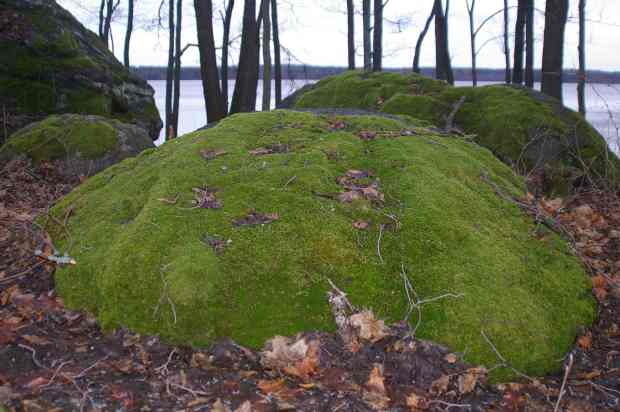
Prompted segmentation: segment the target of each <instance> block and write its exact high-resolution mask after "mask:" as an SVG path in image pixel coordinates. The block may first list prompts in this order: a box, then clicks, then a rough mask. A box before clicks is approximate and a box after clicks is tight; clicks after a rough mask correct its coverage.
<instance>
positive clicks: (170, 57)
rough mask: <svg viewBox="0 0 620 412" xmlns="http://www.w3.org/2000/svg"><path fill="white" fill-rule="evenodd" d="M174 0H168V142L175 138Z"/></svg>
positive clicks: (166, 125) (166, 123)
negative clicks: (173, 122) (173, 108)
mask: <svg viewBox="0 0 620 412" xmlns="http://www.w3.org/2000/svg"><path fill="white" fill-rule="evenodd" d="M174 35H175V30H174V0H168V67H167V69H166V119H165V129H164V130H165V133H166V140H167V139H169V138H173V137H174V129H173V128H172V93H173V82H174Z"/></svg>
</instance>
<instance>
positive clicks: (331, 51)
mask: <svg viewBox="0 0 620 412" xmlns="http://www.w3.org/2000/svg"><path fill="white" fill-rule="evenodd" d="M57 1H58V3H59V4H61V5H62V6H64V7H65V8H67V9H68V10H69V11H71V12H72V13H73V14H74V15H75V16H76V17H77V18H78V19H79V20H80V21H81V22H82V23H83V24H85V25H86V26H87V27H89V28H90V29H92V30H96V28H97V13H98V4H99V0H57ZM135 1H136V14H137V15H138V17H137V18H138V19H139V22H138V23H137V24H138V26H139V27H138V28H136V31H135V32H134V35H133V36H132V48H131V63H132V65H166V63H167V41H168V39H167V30H166V29H165V28H164V29H160V30H157V29H156V28H151V29H148V28H147V26H149V25H150V26H153V24H152V22H153V19H154V18H155V16H157V9H158V5H159V1H157V0H135ZM124 3H125V1H123V0H121V5H120V7H119V10H118V13H117V17H116V22H115V23H114V25H113V35H114V42H115V44H116V50H115V53H116V55H117V57H118V58H119V59H122V52H123V51H122V44H123V37H124V31H125V24H124V20H125V7H126V6H125V4H124ZM214 3H215V4H214V7H218V6H219V7H220V8H222V4H223V3H224V0H214ZM257 3H259V1H257ZM356 3H359V4H357V5H356V6H358V7H359V8H361V0H356ZM432 3H433V0H389V3H388V4H387V6H386V9H385V18H386V19H388V20H390V21H393V22H396V21H401V22H402V23H404V24H401V25H400V28H399V25H397V24H392V23H387V22H386V23H385V28H384V36H385V38H384V53H385V57H384V65H385V66H388V67H409V66H410V65H411V60H412V59H413V47H414V45H415V42H416V40H417V36H418V33H419V32H420V29H421V26H422V25H423V24H424V22H425V20H426V18H427V16H428V13H429V12H430V10H431V7H432ZM516 3H517V0H509V4H510V6H514V7H515V8H514V9H512V10H511V24H510V26H511V28H514V19H515V15H516ZM570 3H571V10H570V15H569V16H570V17H569V24H568V26H567V33H566V46H565V47H566V48H565V67H566V68H575V67H576V66H577V39H578V27H577V19H576V15H577V0H570ZM279 4H280V6H279V14H280V24H281V41H282V45H283V46H284V47H286V48H287V49H288V50H290V51H291V52H292V53H293V54H294V55H295V57H296V58H297V59H298V60H299V61H301V62H302V63H306V64H314V65H333V66H346V64H347V40H346V32H347V28H346V14H345V13H344V8H345V5H346V2H345V1H344V0H340V1H338V0H280V1H279ZM192 7H193V0H185V5H184V16H183V17H184V23H183V34H182V37H183V40H182V43H183V44H186V43H195V42H196V34H195V30H196V22H195V17H194V13H193V9H192ZM502 7H503V0H478V1H477V3H476V20H477V23H478V24H479V23H480V22H481V21H482V20H484V19H485V17H486V16H488V15H490V14H492V13H494V12H495V11H497V10H499V9H501V8H502ZM544 7H545V1H544V0H536V8H537V9H538V10H544ZM242 9H243V0H237V1H236V2H235V11H236V13H235V17H234V22H233V28H232V37H234V36H235V35H236V34H238V33H239V32H240V30H241V14H242ZM166 12H167V5H166V6H164V7H163V13H164V14H165V13H166ZM218 12H219V11H218V10H216V11H215V13H214V15H218ZM587 13H588V18H589V19H590V20H591V22H590V23H589V25H588V35H587V59H588V66H589V68H590V69H601V70H620V41H619V40H620V1H618V0H590V1H589V2H588V9H587ZM536 19H537V21H536V26H535V35H536V49H537V58H536V66H537V67H538V66H540V61H541V53H540V52H541V49H542V37H543V27H544V16H543V14H542V12H537V13H536ZM165 21H167V18H166V17H165V16H164V24H165ZM215 24H216V27H217V32H216V39H217V40H216V41H217V42H218V43H219V42H221V40H219V39H220V38H221V27H220V26H221V23H219V22H216V23H215ZM356 25H357V27H356V29H358V32H359V28H360V27H361V16H358V18H357V20H356ZM502 27H503V16H502V14H501V13H500V14H499V15H498V16H497V17H496V18H495V19H493V20H492V21H491V22H490V23H489V24H487V25H486V26H485V28H484V29H482V30H481V32H480V34H479V35H478V38H477V43H478V45H482V44H483V43H485V42H488V43H487V44H486V46H485V47H484V48H483V49H482V50H481V51H480V54H479V55H478V67H490V68H502V67H503V66H504V63H503V62H504V57H503V52H502V41H501V39H497V40H493V39H494V38H495V37H497V36H500V35H501V34H502ZM449 28H450V52H451V55H452V58H453V66H455V67H469V66H470V64H471V60H470V57H469V56H470V51H469V48H470V44H469V22H468V17H467V11H466V1H465V0H451V10H450V20H449ZM356 40H357V41H358V44H359V43H360V42H361V33H358V34H357V38H356ZM511 47H512V45H511ZM234 48H235V49H237V48H238V44H236V45H235V46H234ZM232 53H233V55H236V52H235V50H233V51H232ZM234 60H236V57H235V58H234ZM361 60H362V59H361V56H359V57H358V61H357V63H358V65H360V64H361ZM434 63H435V54H434V34H433V30H432V29H431V30H429V33H428V35H427V38H426V39H425V42H424V47H423V53H422V58H421V65H422V66H434ZM183 65H185V66H196V65H198V53H197V50H195V49H194V48H192V49H190V50H188V51H187V52H186V53H185V55H184V56H183Z"/></svg>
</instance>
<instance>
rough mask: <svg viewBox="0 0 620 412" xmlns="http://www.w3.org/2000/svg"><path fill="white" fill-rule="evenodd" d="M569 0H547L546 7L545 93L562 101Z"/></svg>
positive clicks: (543, 83) (543, 85)
mask: <svg viewBox="0 0 620 412" xmlns="http://www.w3.org/2000/svg"><path fill="white" fill-rule="evenodd" d="M568 8H569V3H568V0H547V6H546V9H545V40H544V43H543V63H542V87H541V90H542V92H543V93H545V94H547V95H549V96H552V97H555V98H557V99H559V100H560V101H562V70H563V60H564V32H565V30H566V20H567V18H568Z"/></svg>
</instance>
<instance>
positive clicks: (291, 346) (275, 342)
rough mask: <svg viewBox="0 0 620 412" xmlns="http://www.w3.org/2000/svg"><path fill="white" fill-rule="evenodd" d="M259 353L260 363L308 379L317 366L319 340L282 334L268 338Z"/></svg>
mask: <svg viewBox="0 0 620 412" xmlns="http://www.w3.org/2000/svg"><path fill="white" fill-rule="evenodd" d="M266 348H267V349H265V350H264V351H263V352H262V353H261V363H262V364H263V365H264V366H265V367H268V368H271V369H275V370H280V371H283V372H284V373H286V374H288V375H292V376H297V377H299V378H301V379H304V380H306V379H308V378H309V377H310V375H312V374H314V373H315V372H316V370H317V369H318V367H319V341H317V340H312V341H310V342H308V341H307V340H306V338H300V339H297V340H294V339H290V338H287V337H284V336H276V337H274V338H272V339H270V340H269V341H268V342H267V344H266Z"/></svg>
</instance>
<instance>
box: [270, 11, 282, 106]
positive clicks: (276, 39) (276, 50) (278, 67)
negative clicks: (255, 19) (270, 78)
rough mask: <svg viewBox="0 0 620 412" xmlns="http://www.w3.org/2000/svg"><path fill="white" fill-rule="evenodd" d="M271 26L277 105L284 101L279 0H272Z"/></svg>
mask: <svg viewBox="0 0 620 412" xmlns="http://www.w3.org/2000/svg"><path fill="white" fill-rule="evenodd" d="M271 16H272V20H271V26H272V30H273V60H274V72H275V73H274V76H275V91H276V107H278V106H279V105H280V103H282V57H281V55H280V49H281V47H280V25H279V23H278V2H277V0H271Z"/></svg>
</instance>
